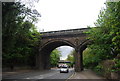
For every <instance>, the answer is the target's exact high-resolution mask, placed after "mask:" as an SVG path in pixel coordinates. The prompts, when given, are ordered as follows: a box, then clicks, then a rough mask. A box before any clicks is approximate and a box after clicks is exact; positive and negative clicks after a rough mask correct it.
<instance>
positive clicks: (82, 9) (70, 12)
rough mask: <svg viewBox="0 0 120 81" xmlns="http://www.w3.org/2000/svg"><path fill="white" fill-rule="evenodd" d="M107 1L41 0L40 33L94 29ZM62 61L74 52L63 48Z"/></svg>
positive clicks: (38, 9) (38, 8)
mask: <svg viewBox="0 0 120 81" xmlns="http://www.w3.org/2000/svg"><path fill="white" fill-rule="evenodd" d="M105 1H106V0H39V2H38V3H36V4H35V9H36V10H37V11H38V12H39V13H40V14H41V17H40V18H39V21H38V23H37V24H36V26H37V29H38V30H39V31H43V29H44V31H57V30H66V29H76V28H86V27H87V26H92V27H94V22H95V21H96V19H97V18H98V14H99V12H100V10H101V8H102V7H104V6H105V5H104V2H105ZM58 50H59V51H61V54H62V57H61V60H64V59H66V58H67V55H68V54H69V53H70V52H71V51H72V50H73V48H71V47H68V46H67V47H66V46H62V47H59V48H58Z"/></svg>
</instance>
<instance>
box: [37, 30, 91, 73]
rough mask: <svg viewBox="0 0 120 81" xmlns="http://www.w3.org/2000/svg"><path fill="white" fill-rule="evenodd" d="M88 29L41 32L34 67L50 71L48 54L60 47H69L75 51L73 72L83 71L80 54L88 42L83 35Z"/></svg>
mask: <svg viewBox="0 0 120 81" xmlns="http://www.w3.org/2000/svg"><path fill="white" fill-rule="evenodd" d="M87 30H89V28H80V29H70V30H61V31H51V32H41V34H42V36H41V43H40V46H39V54H37V58H36V67H37V69H40V70H45V69H50V53H51V52H52V51H53V50H54V49H55V48H57V47H60V46H64V45H67V46H71V47H73V48H74V49H75V51H76V53H75V54H74V57H75V67H74V68H75V71H76V72H79V71H82V70H83V57H82V52H83V51H84V50H85V49H86V47H87V45H88V43H89V40H87V39H86V38H87V35H86V34H85V33H84V32H86V31H87Z"/></svg>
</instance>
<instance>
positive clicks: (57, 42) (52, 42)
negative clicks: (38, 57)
mask: <svg viewBox="0 0 120 81" xmlns="http://www.w3.org/2000/svg"><path fill="white" fill-rule="evenodd" d="M51 45H54V46H55V47H52V48H53V49H55V48H57V47H59V46H64V45H67V46H71V47H73V48H75V45H74V44H73V43H71V42H70V41H68V40H64V39H56V40H50V41H47V42H46V43H45V44H43V45H42V46H41V48H40V50H39V51H41V50H42V49H45V48H46V47H48V48H49V47H50V46H51Z"/></svg>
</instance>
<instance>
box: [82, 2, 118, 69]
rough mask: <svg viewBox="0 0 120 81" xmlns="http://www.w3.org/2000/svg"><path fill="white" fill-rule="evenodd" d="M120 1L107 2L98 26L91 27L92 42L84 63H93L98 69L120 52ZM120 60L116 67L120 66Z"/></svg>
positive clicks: (97, 22) (99, 17) (96, 23)
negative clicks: (101, 64) (103, 62)
mask: <svg viewBox="0 0 120 81" xmlns="http://www.w3.org/2000/svg"><path fill="white" fill-rule="evenodd" d="M119 19H120V2H106V8H105V9H102V10H101V11H100V14H99V16H98V19H97V21H96V22H95V25H96V28H91V29H90V30H89V31H88V32H87V34H88V36H89V37H88V39H90V40H91V41H92V44H91V45H89V46H88V48H89V50H87V51H88V52H87V54H85V57H84V65H85V66H86V67H89V66H88V65H90V64H93V65H94V66H92V68H94V69H96V70H98V69H101V68H99V63H100V62H102V61H103V60H107V59H114V58H115V57H116V56H117V55H118V54H120V20H119ZM119 63H120V61H118V62H116V65H115V66H114V67H117V68H118V67H119Z"/></svg>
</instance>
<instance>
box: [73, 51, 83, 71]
mask: <svg viewBox="0 0 120 81" xmlns="http://www.w3.org/2000/svg"><path fill="white" fill-rule="evenodd" d="M75 51H76V53H75V54H74V57H75V71H76V72H80V71H82V70H83V57H82V53H81V52H80V50H75Z"/></svg>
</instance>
